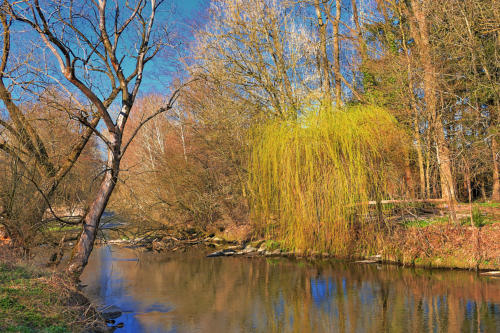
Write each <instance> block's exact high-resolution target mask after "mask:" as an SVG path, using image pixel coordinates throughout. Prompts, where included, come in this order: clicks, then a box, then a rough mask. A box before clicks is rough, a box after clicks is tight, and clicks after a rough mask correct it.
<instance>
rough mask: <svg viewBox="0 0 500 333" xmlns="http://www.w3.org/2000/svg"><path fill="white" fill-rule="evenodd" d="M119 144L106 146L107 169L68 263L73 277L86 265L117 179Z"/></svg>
mask: <svg viewBox="0 0 500 333" xmlns="http://www.w3.org/2000/svg"><path fill="white" fill-rule="evenodd" d="M120 145H121V140H114V143H113V146H112V147H114V148H115V149H113V150H111V149H109V148H108V161H107V163H106V168H107V170H106V172H105V173H104V178H103V180H102V181H101V185H100V186H99V190H98V191H97V193H96V196H95V199H94V201H93V202H92V203H91V204H90V207H89V210H88V212H87V214H86V215H85V218H84V221H83V227H82V232H81V234H80V237H79V238H78V242H77V243H76V245H75V247H74V248H73V253H72V256H71V261H70V265H69V266H68V272H69V273H70V274H71V275H72V276H74V277H78V276H79V275H80V274H81V273H82V271H83V269H84V268H85V266H86V265H87V262H88V260H89V256H90V253H91V252H92V249H93V247H94V241H95V238H96V235H97V230H98V228H99V222H100V220H101V216H102V214H103V213H104V210H105V209H106V205H107V204H108V201H109V198H110V197H111V193H112V192H113V189H114V188H115V185H116V182H117V180H118V172H119V168H120V155H119V151H120V150H119V149H118V148H116V147H120Z"/></svg>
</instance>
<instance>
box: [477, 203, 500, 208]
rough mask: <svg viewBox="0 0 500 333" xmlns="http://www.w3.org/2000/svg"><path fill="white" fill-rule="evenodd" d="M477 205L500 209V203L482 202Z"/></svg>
mask: <svg viewBox="0 0 500 333" xmlns="http://www.w3.org/2000/svg"><path fill="white" fill-rule="evenodd" d="M476 205H479V206H481V207H492V208H500V202H480V203H477V204H476Z"/></svg>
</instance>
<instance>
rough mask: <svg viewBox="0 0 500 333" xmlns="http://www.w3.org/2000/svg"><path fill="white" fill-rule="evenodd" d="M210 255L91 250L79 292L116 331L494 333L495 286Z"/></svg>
mask: <svg viewBox="0 0 500 333" xmlns="http://www.w3.org/2000/svg"><path fill="white" fill-rule="evenodd" d="M207 251H208V250H207ZM207 251H204V250H202V249H195V248H193V249H189V250H187V251H186V252H179V253H177V252H174V253H160V254H158V253H152V252H143V251H137V250H133V249H129V248H124V247H118V246H116V247H114V246H101V247H97V248H95V249H94V252H93V253H92V256H91V258H90V261H89V264H88V266H87V267H86V269H85V271H84V273H83V275H82V283H83V284H85V285H87V286H86V287H85V288H84V292H85V293H86V294H87V296H88V297H89V298H90V299H92V300H93V301H94V302H96V303H97V304H100V305H101V306H110V305H114V306H117V307H119V308H120V309H121V310H122V311H123V314H122V316H121V317H119V318H117V319H116V321H117V322H122V323H124V326H123V328H119V329H117V330H116V332H134V333H135V332H224V333H225V332H300V333H308V332H315V333H319V332H404V333H408V332H500V279H498V278H493V277H482V276H478V275H477V274H475V273H473V272H467V271H452V270H425V269H412V268H402V267H398V266H393V265H378V264H357V263H347V262H342V261H336V260H318V261H309V260H306V259H299V260H296V259H288V258H263V257H254V258H243V257H222V258H206V257H205V255H206V253H207Z"/></svg>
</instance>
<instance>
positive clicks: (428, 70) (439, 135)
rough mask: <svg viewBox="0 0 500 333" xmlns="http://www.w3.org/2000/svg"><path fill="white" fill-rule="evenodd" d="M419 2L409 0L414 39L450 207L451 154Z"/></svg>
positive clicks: (452, 188) (452, 186) (443, 191)
mask: <svg viewBox="0 0 500 333" xmlns="http://www.w3.org/2000/svg"><path fill="white" fill-rule="evenodd" d="M425 2H426V3H424V4H421V3H420V2H418V1H416V0H412V1H411V5H412V9H413V13H414V17H415V20H416V22H417V25H418V31H414V34H413V35H414V37H415V41H416V42H417V45H418V48H419V52H420V60H421V62H422V66H423V70H424V78H423V83H424V100H425V104H426V107H427V111H428V113H429V114H430V116H431V117H430V118H431V121H432V124H433V129H434V135H435V140H436V145H437V153H438V165H439V175H440V179H441V195H442V198H443V199H446V200H448V201H449V202H450V208H451V207H452V206H453V202H454V201H455V200H456V195H455V184H454V181H453V176H452V172H451V156H450V152H449V149H448V146H447V143H446V138H445V136H444V126H443V122H442V118H441V114H440V112H438V102H437V97H436V92H437V82H436V70H435V68H434V65H433V63H432V56H431V45H430V42H429V30H428V26H427V18H426V13H425V12H424V10H425V7H426V6H427V5H428V3H427V2H428V1H425Z"/></svg>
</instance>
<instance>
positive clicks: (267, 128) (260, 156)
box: [249, 106, 408, 255]
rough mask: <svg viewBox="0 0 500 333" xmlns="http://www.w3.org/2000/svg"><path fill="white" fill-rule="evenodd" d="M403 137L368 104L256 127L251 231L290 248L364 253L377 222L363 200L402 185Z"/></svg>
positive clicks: (380, 196)
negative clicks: (253, 227) (252, 223)
mask: <svg viewBox="0 0 500 333" xmlns="http://www.w3.org/2000/svg"><path fill="white" fill-rule="evenodd" d="M404 138H405V135H404V132H403V131H402V130H401V129H400V128H399V127H398V124H397V123H396V120H395V119H394V118H393V117H392V116H391V115H390V113H388V112H387V111H386V110H384V109H381V108H378V107H374V106H355V107H350V108H347V109H343V110H318V109H315V110H311V111H308V112H307V113H305V114H303V115H302V116H300V117H299V118H298V119H294V120H278V119H274V120H271V121H269V122H268V123H266V124H264V125H263V126H260V127H258V128H256V129H255V130H254V131H253V137H252V141H253V150H252V157H251V161H250V168H249V169H250V178H249V188H250V190H251V194H252V199H251V207H252V218H253V220H254V221H255V223H256V227H257V230H259V231H260V232H262V233H263V234H264V235H265V236H266V237H269V238H272V239H275V240H279V241H281V242H282V243H283V245H284V246H285V247H287V248H290V249H295V250H297V249H302V250H306V249H308V250H317V251H328V252H331V253H334V254H337V255H352V254H354V253H361V252H364V251H370V250H371V249H372V248H371V247H372V246H373V245H374V244H375V243H374V241H376V238H377V234H378V231H380V228H381V227H382V226H383V222H382V221H381V218H380V215H379V214H377V213H376V209H374V208H373V207H374V206H370V205H369V201H377V202H379V201H380V200H381V199H383V198H387V197H388V196H390V195H391V189H392V191H393V189H394V187H395V185H397V183H398V182H400V183H401V180H402V170H403V169H404V159H405V158H406V156H407V150H406V148H407V147H408V144H407V142H406V141H405V139H404ZM400 172H401V174H400ZM393 192H394V191H393ZM375 207H376V205H375ZM360 251H361V252H360Z"/></svg>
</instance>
